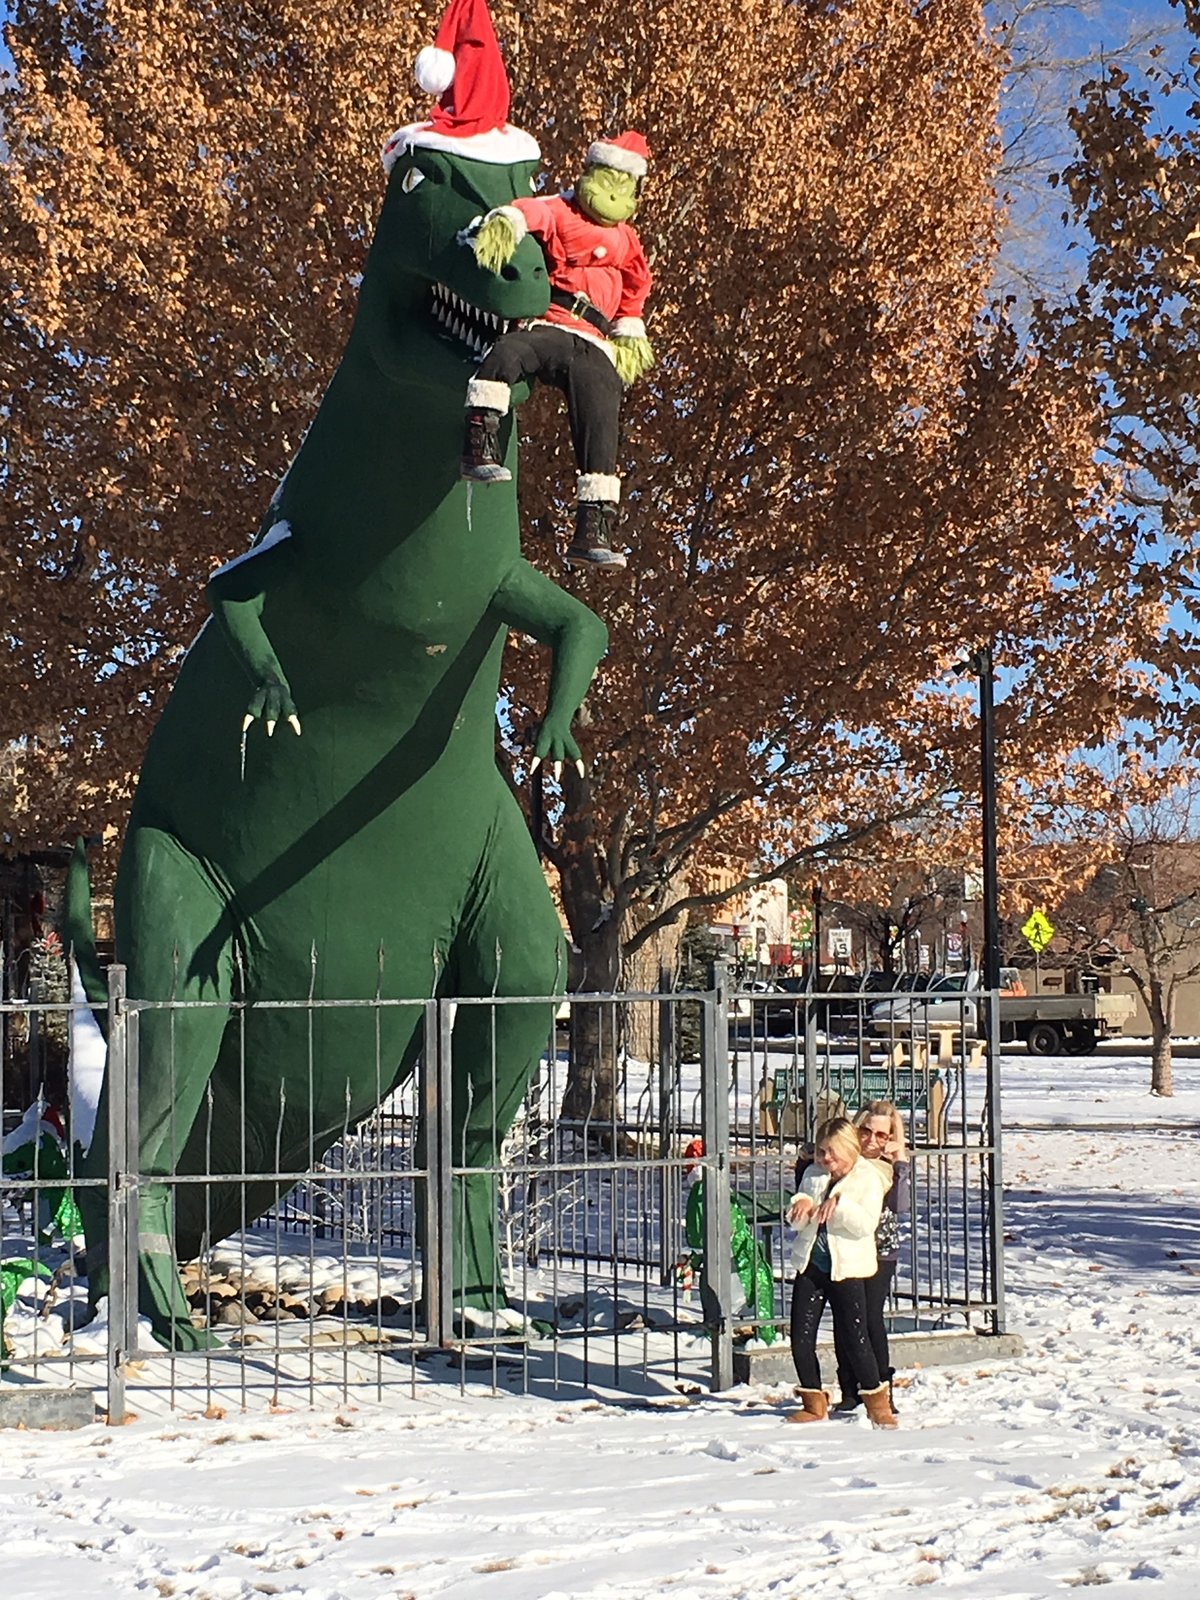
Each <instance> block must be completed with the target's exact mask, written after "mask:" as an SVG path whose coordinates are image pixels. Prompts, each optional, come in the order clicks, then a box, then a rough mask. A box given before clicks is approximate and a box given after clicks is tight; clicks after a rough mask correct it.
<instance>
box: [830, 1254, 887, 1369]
mask: <svg viewBox="0 0 1200 1600" xmlns="http://www.w3.org/2000/svg"><path fill="white" fill-rule="evenodd" d="M895 1276H896V1263H895V1262H894V1261H881V1262H880V1263H879V1271H878V1272H877V1273H876V1274H875V1276H874V1277H873V1278H864V1279H863V1280H862V1282H863V1294H864V1296H865V1298H866V1302H867V1337H868V1338H869V1339H870V1341H871V1349H872V1350H873V1351H874V1352H875V1365H876V1367H878V1369H879V1376H880V1379H881V1380H885V1379H887V1378H890V1377H891V1375H892V1359H891V1355H890V1353H889V1351H888V1336H887V1325H886V1324H885V1322H884V1320H883V1309H884V1307H885V1306H886V1305H887V1303H888V1295H889V1294H891V1292H892V1279H893V1278H894V1277H895ZM833 1348H834V1351H835V1353H836V1355H837V1371H838V1387H839V1388H840V1389H841V1391H842V1396H843V1398H845V1396H846V1395H848V1394H857V1393H858V1391H859V1388H860V1385H859V1384H857V1383H856V1382H855V1381H854V1374H853V1370H852V1368H851V1365H850V1359H849V1355H848V1353H847V1351H846V1349H845V1341H844V1339H843V1338H842V1335H841V1332H840V1330H839V1328H838V1324H837V1318H836V1317H835V1318H834V1322H833Z"/></svg>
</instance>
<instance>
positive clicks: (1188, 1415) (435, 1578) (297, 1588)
mask: <svg viewBox="0 0 1200 1600" xmlns="http://www.w3.org/2000/svg"><path fill="white" fill-rule="evenodd" d="M1148 1075H1149V1074H1148V1065H1147V1061H1146V1059H1145V1057H1141V1058H1140V1059H1139V1058H1118V1057H1115V1056H1099V1057H1092V1058H1082V1059H1081V1058H1069V1059H1066V1060H1061V1061H1060V1060H1055V1059H1045V1060H1030V1059H1028V1058H1026V1057H1024V1056H1019V1057H1018V1056H1013V1057H1012V1058H1011V1059H1010V1060H1008V1061H1007V1062H1006V1064H1005V1120H1006V1124H1007V1125H1008V1126H1009V1129H1010V1131H1009V1133H1008V1135H1007V1137H1006V1141H1005V1175H1006V1182H1007V1186H1008V1210H1007V1222H1008V1232H1009V1238H1010V1243H1009V1256H1008V1282H1009V1322H1010V1326H1011V1327H1012V1328H1013V1329H1015V1330H1016V1331H1019V1332H1020V1333H1021V1334H1023V1335H1024V1337H1025V1340H1026V1343H1027V1354H1026V1356H1025V1357H1024V1359H1022V1360H1020V1361H1011V1362H998V1361H997V1362H989V1361H988V1360H987V1359H986V1355H981V1358H980V1361H979V1363H978V1365H975V1366H971V1367H967V1368H948V1369H943V1370H927V1371H914V1372H907V1373H904V1374H903V1376H902V1380H901V1381H902V1384H903V1387H902V1388H901V1389H900V1390H899V1391H898V1394H897V1404H898V1406H899V1408H900V1411H901V1429H900V1431H899V1432H897V1433H895V1434H883V1433H877V1432H872V1431H871V1430H870V1428H868V1427H867V1426H866V1425H865V1424H864V1423H863V1422H862V1421H861V1420H859V1419H857V1418H856V1419H852V1420H839V1421H836V1422H830V1423H828V1424H825V1425H822V1426H813V1427H805V1428H802V1429H799V1428H791V1427H787V1426H786V1425H784V1423H783V1421H782V1417H783V1413H784V1410H785V1409H786V1405H787V1402H788V1400H789V1398H790V1395H789V1393H787V1392H783V1391H776V1392H770V1391H766V1390H753V1391H752V1390H746V1389H741V1390H734V1391H732V1392H731V1393H730V1394H729V1395H727V1396H723V1397H712V1396H709V1395H707V1394H704V1393H691V1392H680V1390H679V1389H678V1388H676V1387H675V1386H673V1385H672V1384H671V1383H670V1382H668V1381H663V1382H662V1383H661V1384H659V1385H658V1386H657V1387H656V1386H655V1384H654V1383H653V1382H650V1383H647V1385H646V1386H645V1388H644V1393H643V1394H642V1396H640V1397H639V1398H638V1400H637V1401H636V1402H634V1403H631V1402H630V1400H629V1399H628V1397H627V1396H623V1397H614V1396H609V1395H606V1394H605V1393H603V1392H602V1391H599V1392H597V1393H596V1394H595V1395H594V1396H592V1397H589V1398H581V1399H575V1400H571V1401H564V1400H562V1399H553V1398H541V1397H539V1398H530V1397H521V1396H519V1395H515V1394H514V1395H508V1394H503V1393H502V1394H498V1395H492V1394H491V1393H490V1385H491V1373H490V1371H489V1372H487V1373H485V1374H483V1375H482V1378H483V1381H482V1383H481V1384H480V1387H479V1389H478V1391H477V1392H476V1391H475V1390H473V1389H472V1388H471V1387H470V1385H468V1390H467V1392H466V1393H465V1394H464V1393H463V1392H461V1390H460V1387H459V1375H458V1374H457V1373H455V1374H453V1375H451V1374H450V1373H449V1372H448V1373H447V1377H446V1381H445V1383H444V1384H441V1385H439V1384H438V1383H436V1382H432V1383H429V1382H427V1383H424V1384H422V1385H421V1387H420V1388H419V1389H418V1390H417V1391H416V1392H415V1393H414V1394H410V1395H407V1396H405V1395H398V1396H397V1397H396V1398H394V1399H390V1400H389V1401H388V1402H387V1403H386V1404H385V1405H382V1406H370V1405H367V1404H365V1403H364V1404H360V1405H359V1406H358V1407H357V1408H355V1407H353V1406H342V1407H340V1408H333V1407H331V1408H330V1410H328V1411H326V1412H322V1413H319V1414H315V1413H312V1412H306V1411H291V1412H280V1413H278V1414H275V1413H270V1412H265V1411H259V1412H256V1413H255V1414H254V1415H253V1416H245V1417H243V1416H241V1415H239V1414H238V1413H237V1412H236V1411H234V1410H232V1409H229V1410H228V1411H227V1412H226V1414H225V1415H223V1416H211V1417H204V1416H200V1415H195V1414H193V1415H179V1416H178V1417H175V1418H171V1419H168V1420H164V1419H163V1418H162V1417H161V1416H159V1417H157V1418H156V1419H154V1420H150V1419H148V1418H147V1419H144V1420H142V1421H138V1422H134V1423H133V1424H131V1425H130V1426H128V1427H125V1428H122V1429H113V1430H105V1429H103V1428H101V1427H94V1428H90V1429H86V1430H84V1431H82V1432H79V1433H74V1434H57V1435H54V1434H48V1435H34V1434H6V1435H0V1594H2V1595H3V1596H4V1600H8V1597H10V1596H11V1597H12V1600H42V1597H46V1600H49V1597H51V1596H53V1597H54V1600H59V1597H60V1596H61V1595H62V1594H64V1593H67V1594H80V1595H87V1596H88V1597H89V1600H129V1597H131V1596H136V1595H143V1594H145V1595H149V1596H157V1595H162V1596H170V1595H177V1596H185V1595H187V1596H194V1597H196V1600H235V1597H236V1600H243V1597H245V1600H251V1597H254V1596H258V1595H264V1594H265V1595H276V1596H281V1597H301V1596H303V1597H305V1600H376V1597H384V1596H386V1597H388V1600H397V1597H403V1596H413V1597H420V1600H426V1597H433V1596H443V1595H445V1596H452V1597H455V1600H458V1597H462V1600H474V1597H479V1600H555V1597H584V1596H587V1597H592V1596H595V1597H600V1596H604V1597H605V1600H610V1597H611V1600H637V1597H643V1596H645V1597H649V1596H659V1595H666V1596H674V1597H675V1600H760V1597H773V1600H792V1597H796V1600H800V1597H803V1600H819V1597H821V1596H851V1597H854V1600H863V1597H868V1596H870V1597H886V1596H889V1595H894V1594H900V1593H904V1592H906V1591H907V1590H908V1589H910V1588H913V1587H924V1586H929V1587H930V1588H931V1590H932V1591H933V1592H934V1593H935V1594H938V1595H943V1596H946V1597H958V1596H967V1595H970V1596H972V1597H978V1600H1027V1597H1028V1600H1037V1597H1042V1596H1051V1595H1058V1594H1060V1593H1063V1592H1065V1591H1066V1590H1067V1589H1070V1588H1074V1587H1090V1586H1099V1585H1103V1586H1105V1592H1106V1594H1109V1595H1111V1596H1113V1597H1114V1600H1117V1597H1120V1596H1127V1595H1128V1596H1133V1595H1136V1596H1138V1597H1139V1600H1145V1597H1150V1600H1154V1597H1158V1600H1192V1597H1194V1596H1196V1595H1198V1594H1200V1424H1198V1421H1197V1419H1198V1418H1200V1349H1198V1346H1197V1339H1196V1332H1195V1325H1196V1319H1197V1315H1198V1313H1200V1160H1198V1157H1200V1120H1198V1119H1200V1062H1195V1061H1191V1060H1187V1061H1181V1062H1179V1063H1177V1066H1176V1083H1177V1090H1178V1093H1177V1095H1176V1097H1175V1099H1174V1100H1172V1101H1161V1100H1152V1099H1151V1098H1150V1096H1149V1095H1148V1094H1147V1093H1146V1090H1145V1084H1146V1082H1147V1080H1148Z"/></svg>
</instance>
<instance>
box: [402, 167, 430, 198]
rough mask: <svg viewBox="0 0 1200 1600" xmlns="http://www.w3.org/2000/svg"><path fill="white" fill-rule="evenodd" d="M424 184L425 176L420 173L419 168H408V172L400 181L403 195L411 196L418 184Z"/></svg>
mask: <svg viewBox="0 0 1200 1600" xmlns="http://www.w3.org/2000/svg"><path fill="white" fill-rule="evenodd" d="M424 182H425V174H424V173H423V172H422V171H421V169H420V167H409V169H408V171H407V172H406V173H405V174H404V176H403V178H401V180H400V187H401V188H402V189H403V190H404V192H405V194H411V193H412V192H413V190H414V189H415V188H416V187H417V185H418V184H419V183H424Z"/></svg>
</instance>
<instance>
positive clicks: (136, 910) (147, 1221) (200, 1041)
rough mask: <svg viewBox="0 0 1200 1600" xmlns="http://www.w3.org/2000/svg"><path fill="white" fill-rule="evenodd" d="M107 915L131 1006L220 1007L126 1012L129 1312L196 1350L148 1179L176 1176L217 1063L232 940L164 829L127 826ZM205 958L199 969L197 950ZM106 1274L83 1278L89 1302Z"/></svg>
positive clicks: (206, 884)
mask: <svg viewBox="0 0 1200 1600" xmlns="http://www.w3.org/2000/svg"><path fill="white" fill-rule="evenodd" d="M120 885H121V894H120V898H119V901H118V905H117V908H116V911H117V953H118V957H119V958H120V959H122V960H123V961H124V962H125V963H126V965H127V968H128V976H127V980H126V981H127V989H128V993H129V995H130V996H131V997H132V998H134V999H137V1000H172V999H173V1000H205V1001H217V1002H224V1003H219V1004H214V1005H210V1006H204V1007H202V1008H199V1009H196V1010H179V1011H176V1010H170V1009H162V1010H155V1009H152V1010H147V1011H141V1012H139V1013H138V1014H137V1023H136V1027H137V1046H138V1171H139V1174H140V1175H141V1180H142V1182H141V1187H140V1191H139V1207H138V1232H139V1257H138V1259H139V1274H138V1276H139V1284H138V1304H139V1309H140V1311H141V1313H142V1315H143V1316H146V1317H148V1318H149V1319H150V1322H151V1325H152V1327H153V1329H154V1334H155V1337H156V1338H158V1339H159V1340H160V1341H161V1342H162V1343H163V1344H165V1345H167V1346H168V1347H169V1348H175V1349H199V1348H203V1347H204V1346H205V1345H207V1344H209V1343H211V1342H212V1340H211V1336H210V1335H208V1334H206V1333H203V1332H201V1331H199V1330H197V1329H195V1328H193V1327H192V1325H191V1318H190V1313H189V1309H188V1304H187V1301H186V1300H185V1299H184V1296H183V1290H182V1288H181V1286H180V1283H179V1276H178V1273H177V1271H176V1267H175V1242H174V1216H173V1212H174V1205H173V1193H172V1186H171V1185H170V1184H169V1183H165V1182H157V1183H156V1182H155V1181H154V1179H155V1178H156V1177H158V1178H168V1177H170V1176H172V1175H174V1174H175V1173H177V1172H179V1171H180V1168H181V1160H180V1158H181V1156H182V1153H183V1151H184V1148H185V1146H186V1144H187V1141H188V1138H189V1136H190V1134H191V1132H192V1127H193V1124H194V1123H195V1121H196V1115H197V1112H198V1111H199V1109H200V1107H201V1104H202V1102H203V1100H204V1096H205V1090H206V1088H207V1085H208V1081H209V1076H210V1074H211V1072H212V1069H213V1066H214V1064H215V1062H216V1060H217V1055H218V1052H219V1050H220V1046H221V1037H222V1034H223V1033H224V1030H225V1026H226V1022H227V1020H228V1016H229V1012H228V1001H229V1000H230V998H231V996H232V994H233V961H232V943H233V941H232V933H231V925H230V922H229V914H228V910H227V907H226V905H225V903H224V899H223V897H222V895H221V893H220V891H219V889H218V887H217V885H216V884H215V883H214V882H213V881H212V879H211V878H210V877H209V876H208V874H207V873H206V872H205V871H204V869H203V867H202V866H201V865H200V863H199V862H198V861H197V860H196V859H195V858H194V857H193V856H191V855H189V854H188V852H187V851H186V850H184V849H183V847H182V846H181V845H180V844H179V843H178V842H177V841H176V840H175V839H174V838H173V837H172V836H171V835H170V834H168V833H165V832H162V831H160V830H159V829H156V828H147V827H135V829H134V831H133V832H132V833H131V834H130V835H129V838H128V839H127V841H126V845H125V855H124V859H123V861H122V871H121V879H120ZM201 951H204V952H205V954H204V957H203V960H202V961H201V959H200V952H201ZM108 1092H109V1088H108V1083H107V1080H106V1084H105V1090H104V1093H103V1094H102V1096H101V1103H100V1108H99V1113H98V1117H97V1124H96V1137H95V1139H94V1140H93V1143H92V1147H91V1150H90V1151H89V1152H88V1163H87V1166H88V1175H89V1176H104V1175H106V1173H107V1170H108V1137H107V1131H108V1120H107V1102H108ZM84 1192H85V1193H86V1194H88V1195H89V1197H90V1198H91V1199H92V1201H93V1204H92V1205H90V1206H89V1207H88V1208H87V1209H88V1211H89V1212H90V1213H91V1215H90V1216H87V1215H86V1214H85V1221H86V1229H87V1237H88V1257H89V1264H90V1265H91V1264H92V1263H94V1262H96V1261H98V1260H100V1261H102V1260H104V1258H105V1255H106V1231H105V1219H104V1211H103V1207H102V1206H100V1207H98V1206H96V1205H95V1204H94V1200H95V1197H96V1196H97V1195H102V1191H98V1190H89V1191H84ZM106 1279H107V1273H106V1272H105V1271H104V1270H103V1268H100V1270H99V1271H96V1270H95V1269H94V1268H93V1270H92V1272H91V1274H90V1280H89V1282H90V1289H91V1293H92V1295H93V1296H98V1295H100V1294H103V1293H105V1292H107V1283H106Z"/></svg>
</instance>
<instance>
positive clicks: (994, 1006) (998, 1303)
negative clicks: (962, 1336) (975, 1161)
mask: <svg viewBox="0 0 1200 1600" xmlns="http://www.w3.org/2000/svg"><path fill="white" fill-rule="evenodd" d="M984 1003H985V1005H986V1007H987V1135H986V1136H987V1143H988V1147H989V1148H988V1154H987V1163H988V1196H987V1207H988V1212H987V1239H988V1268H989V1277H990V1282H989V1284H988V1288H989V1290H990V1292H991V1299H992V1304H993V1305H994V1306H995V1308H996V1309H995V1310H994V1311H993V1313H992V1332H993V1333H1003V1332H1004V1331H1005V1307H1004V1164H1003V1161H1002V1159H1001V1149H1000V1144H1001V1137H1002V1123H1001V1116H1000V996H999V992H998V991H997V990H995V989H991V990H989V991H988V992H987V995H986V997H985V1002H984ZM964 1076H965V1073H964Z"/></svg>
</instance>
